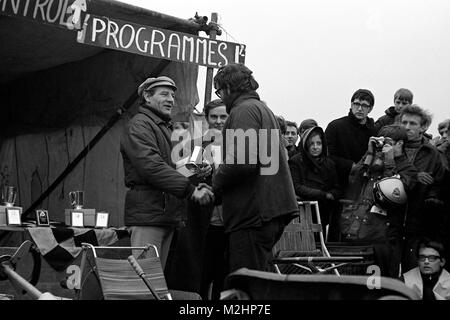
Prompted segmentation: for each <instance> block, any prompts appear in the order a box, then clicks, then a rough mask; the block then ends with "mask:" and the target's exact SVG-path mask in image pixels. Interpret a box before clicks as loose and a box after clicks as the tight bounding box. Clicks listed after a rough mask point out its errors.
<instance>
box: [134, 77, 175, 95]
mask: <svg viewBox="0 0 450 320" xmlns="http://www.w3.org/2000/svg"><path fill="white" fill-rule="evenodd" d="M161 86H167V87H171V88H172V89H173V90H174V91H176V90H177V86H176V85H175V82H174V81H173V80H172V79H170V78H169V77H166V76H161V77H158V78H148V79H147V80H145V81H144V82H142V83H141V85H140V86H139V88H138V95H139V96H142V93H143V92H144V91H146V90H150V89H151V88H154V87H161Z"/></svg>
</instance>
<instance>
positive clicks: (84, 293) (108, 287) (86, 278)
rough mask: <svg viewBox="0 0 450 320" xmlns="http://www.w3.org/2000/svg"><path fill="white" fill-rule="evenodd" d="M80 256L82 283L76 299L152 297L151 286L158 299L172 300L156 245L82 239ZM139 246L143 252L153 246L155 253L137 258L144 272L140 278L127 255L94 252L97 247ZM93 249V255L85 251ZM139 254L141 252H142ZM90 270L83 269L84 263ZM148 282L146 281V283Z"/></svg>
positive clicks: (136, 248) (134, 298)
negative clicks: (117, 256) (109, 244)
mask: <svg viewBox="0 0 450 320" xmlns="http://www.w3.org/2000/svg"><path fill="white" fill-rule="evenodd" d="M82 248H83V255H82V257H81V270H80V273H81V278H82V280H81V286H80V290H79V292H78V299H82V300H84V299H88V300H92V299H100V298H101V297H103V298H104V299H105V300H130V299H133V300H144V299H145V300H148V299H155V296H154V295H153V294H152V290H150V289H149V287H148V286H147V284H148V283H150V285H151V286H152V289H153V290H154V292H156V294H157V296H158V297H159V299H161V300H172V295H171V293H170V292H169V290H168V288H167V284H166V280H165V278H164V273H163V270H162V266H161V261H160V258H159V253H158V249H157V248H156V246H154V245H151V244H148V245H147V246H145V247H94V246H93V245H91V244H89V243H82ZM99 249H102V250H129V251H130V253H131V250H142V251H143V253H144V252H147V251H149V250H150V249H153V251H154V253H155V256H154V257H150V258H145V259H138V260H137V262H138V264H139V266H140V267H141V268H142V270H143V271H144V273H145V279H146V280H147V281H145V280H144V279H142V278H141V277H140V276H139V275H138V274H137V273H136V271H135V269H134V268H133V267H132V265H131V264H130V262H129V261H128V260H126V259H106V258H100V257H98V255H97V250H99ZM89 252H92V258H91V257H90V256H88V253H89ZM141 256H142V254H141ZM88 266H89V267H90V269H89V270H86V269H87V267H88ZM146 283H147V284H146Z"/></svg>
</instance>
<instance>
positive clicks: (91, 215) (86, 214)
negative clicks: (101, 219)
mask: <svg viewBox="0 0 450 320" xmlns="http://www.w3.org/2000/svg"><path fill="white" fill-rule="evenodd" d="M72 211H76V212H83V222H84V226H85V227H90V228H94V227H95V209H65V210H64V218H65V223H66V225H68V226H71V225H72V223H71V219H70V218H71V214H72Z"/></svg>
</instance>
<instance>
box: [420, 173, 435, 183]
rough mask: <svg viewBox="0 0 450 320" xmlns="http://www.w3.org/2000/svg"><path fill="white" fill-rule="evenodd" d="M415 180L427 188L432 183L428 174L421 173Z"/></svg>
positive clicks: (431, 178)
mask: <svg viewBox="0 0 450 320" xmlns="http://www.w3.org/2000/svg"><path fill="white" fill-rule="evenodd" d="M417 180H418V181H419V182H420V183H422V184H424V185H427V186H428V185H430V184H433V182H434V179H433V177H432V176H431V175H430V174H429V173H428V172H423V171H422V172H419V173H417Z"/></svg>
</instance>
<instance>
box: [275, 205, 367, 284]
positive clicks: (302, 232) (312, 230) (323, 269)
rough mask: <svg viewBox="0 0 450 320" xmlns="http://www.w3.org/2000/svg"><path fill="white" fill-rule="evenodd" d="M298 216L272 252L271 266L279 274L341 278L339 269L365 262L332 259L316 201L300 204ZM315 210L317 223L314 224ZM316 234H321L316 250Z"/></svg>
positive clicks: (287, 227) (358, 257) (344, 257)
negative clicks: (323, 274)
mask: <svg viewBox="0 0 450 320" xmlns="http://www.w3.org/2000/svg"><path fill="white" fill-rule="evenodd" d="M298 207H299V216H298V217H296V218H294V219H293V220H292V221H291V223H290V224H288V225H287V226H286V227H285V229H284V232H283V234H282V236H281V238H280V240H279V241H278V242H277V243H276V244H275V246H274V248H273V254H274V259H272V264H273V266H274V268H275V271H276V272H277V273H279V274H282V273H284V274H289V273H305V272H306V273H328V272H334V273H335V274H336V275H338V276H339V275H340V273H339V271H338V268H340V267H343V266H346V265H347V264H349V263H356V262H360V261H363V260H364V257H363V256H336V257H332V256H331V255H330V252H329V251H328V248H327V246H326V244H325V239H324V235H323V228H322V223H321V219H320V212H319V203H318V202H317V201H299V202H298ZM312 208H314V212H315V215H316V221H317V223H313V221H312ZM315 234H318V238H319V242H318V244H319V247H317V242H316V237H315Z"/></svg>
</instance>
